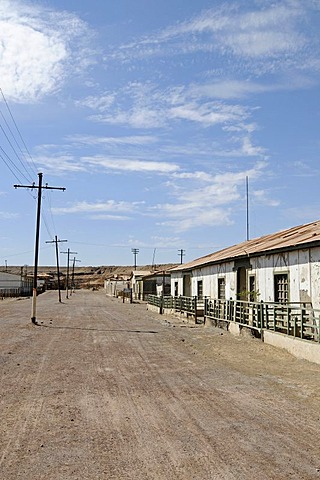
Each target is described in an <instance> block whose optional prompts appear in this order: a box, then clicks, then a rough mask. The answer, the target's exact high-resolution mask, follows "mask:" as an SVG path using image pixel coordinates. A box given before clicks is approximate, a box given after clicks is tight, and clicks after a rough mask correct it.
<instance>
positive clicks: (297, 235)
mask: <svg viewBox="0 0 320 480" xmlns="http://www.w3.org/2000/svg"><path fill="white" fill-rule="evenodd" d="M315 242H319V244H320V220H317V221H315V222H312V223H307V224H305V225H300V226H298V227H292V228H289V229H287V230H281V231H280V232H277V233H272V234H270V235H264V236H263V237H259V238H254V239H252V240H248V241H246V242H242V243H238V244H237V245H233V246H232V247H227V248H224V249H223V250H219V251H217V252H215V253H211V254H209V255H206V256H204V257H200V258H198V259H196V260H193V261H192V262H188V263H184V264H182V265H179V266H178V267H174V268H172V269H171V271H175V272H176V271H181V270H190V269H191V268H195V267H200V266H202V265H208V264H210V263H219V262H222V261H226V260H231V259H234V258H238V257H245V256H250V255H252V256H256V255H258V254H262V253H268V252H270V253H272V251H273V250H286V249H287V250H292V249H294V248H299V246H301V248H306V247H307V245H308V244H311V243H315Z"/></svg>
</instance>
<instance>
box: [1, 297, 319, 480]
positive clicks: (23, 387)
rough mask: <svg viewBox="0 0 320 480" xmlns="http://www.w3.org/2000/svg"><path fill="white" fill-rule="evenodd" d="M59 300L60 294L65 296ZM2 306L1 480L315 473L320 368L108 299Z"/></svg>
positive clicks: (202, 479)
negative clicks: (34, 318) (34, 309)
mask: <svg viewBox="0 0 320 480" xmlns="http://www.w3.org/2000/svg"><path fill="white" fill-rule="evenodd" d="M63 298H64V297H63ZM30 302H31V301H30V300H29V299H24V300H19V301H17V300H12V301H3V302H0V368H1V370H0V375H1V387H0V388H1V390H0V414H1V423H0V479H1V480H17V479H23V480H29V479H30V480H31V479H32V480H38V479H46V480H51V479H52V480H69V479H81V480H85V479H94V480H100V479H117V480H125V479H132V480H142V479H157V480H158V479H159V480H162V479H163V480H171V479H172V480H176V479H181V480H189V479H196V480H207V479H208V480H209V479H219V480H223V479H227V480H233V479H241V480H251V479H252V480H264V479H275V480H281V479H296V480H303V479H320V455H319V454H320V447H319V446H320V431H319V428H320V421H319V418H320V408H319V406H320V402H319V399H320V382H319V372H320V368H319V366H318V365H315V364H312V363H309V362H306V361H301V360H297V359H295V358H294V357H292V356H290V355H289V354H287V353H285V352H283V351H281V350H277V349H275V348H273V347H270V346H268V345H264V344H262V343H261V342H260V341H259V340H256V339H249V338H236V337H233V336H231V335H230V334H228V333H226V332H224V333H223V334H221V331H220V330H218V329H215V328H212V327H209V328H204V327H202V326H192V325H186V324H183V322H182V321H180V320H177V319H173V317H163V316H160V315H157V314H155V313H150V312H148V311H147V310H146V306H145V305H138V304H134V305H129V304H122V303H121V302H120V300H117V299H112V298H107V297H106V296H105V295H104V294H103V292H85V291H83V292H80V291H79V292H76V293H75V294H74V295H72V297H71V298H70V299H69V300H65V299H64V300H63V302H64V303H63V304H59V303H58V301H57V293H56V292H50V293H45V294H44V295H41V296H40V297H38V320H39V322H40V321H41V322H43V323H42V324H41V325H42V326H33V325H32V324H31V323H30V320H29V319H30V310H31V303H30Z"/></svg>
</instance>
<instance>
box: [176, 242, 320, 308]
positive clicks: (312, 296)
mask: <svg viewBox="0 0 320 480" xmlns="http://www.w3.org/2000/svg"><path fill="white" fill-rule="evenodd" d="M250 264H251V267H252V268H251V269H250V270H248V271H247V276H248V277H249V275H255V281H256V287H255V289H256V291H258V292H259V294H260V295H259V296H258V297H257V301H261V300H263V301H264V302H274V275H275V274H277V273H287V274H288V276H289V301H290V302H312V305H313V308H315V309H320V247H314V248H311V249H301V250H296V251H292V252H286V253H284V254H271V255H262V256H260V257H253V258H250ZM233 269H234V262H225V263H221V264H218V265H209V266H205V267H199V268H195V269H193V271H192V275H191V295H192V296H195V295H197V282H198V281H199V280H202V281H203V295H204V296H208V297H211V298H217V297H218V278H219V277H225V280H226V298H227V299H229V298H232V299H236V288H237V285H236V282H237V272H236V271H234V270H233ZM175 282H178V285H179V295H182V292H183V272H172V274H171V294H172V295H174V284H175ZM248 290H249V285H248Z"/></svg>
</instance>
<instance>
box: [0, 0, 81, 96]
mask: <svg viewBox="0 0 320 480" xmlns="http://www.w3.org/2000/svg"><path fill="white" fill-rule="evenodd" d="M85 34H86V26H85V24H84V23H83V22H82V21H81V20H80V19H79V18H78V17H76V16H75V15H72V14H69V13H66V12H55V11H53V10H49V9H46V8H42V7H41V6H28V4H26V3H23V2H20V1H18V0H2V1H1V5H0V78H1V88H2V90H3V92H4V94H5V95H6V96H8V97H9V98H11V99H12V100H15V101H18V102H25V103H29V102H34V101H37V100H39V99H41V98H42V97H43V96H44V95H47V94H49V93H52V92H54V91H56V90H57V89H58V88H59V87H60V86H61V84H62V82H63V81H64V79H65V77H66V75H68V73H69V69H70V68H71V66H72V67H73V68H74V69H77V68H81V66H82V67H83V66H84V64H85V63H87V62H88V60H87V59H86V58H88V56H85V55H83V48H84V44H83V43H82V42H83V38H84V36H85ZM74 41H77V47H78V48H77V50H75V51H74V53H71V52H72V48H71V46H72V45H73V43H74ZM86 53H88V52H86Z"/></svg>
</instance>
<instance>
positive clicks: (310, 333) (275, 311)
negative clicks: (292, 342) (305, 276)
mask: <svg viewBox="0 0 320 480" xmlns="http://www.w3.org/2000/svg"><path fill="white" fill-rule="evenodd" d="M147 301H148V303H149V304H151V305H154V306H156V307H158V308H159V309H160V312H161V313H162V312H163V309H171V310H174V311H175V312H179V313H185V314H186V315H190V316H193V317H194V319H195V322H196V323H197V319H198V317H199V316H203V317H204V319H205V320H206V319H207V318H209V319H211V320H213V321H214V322H215V323H216V324H219V322H234V323H237V324H238V325H240V326H243V327H249V328H251V329H254V330H257V331H259V332H260V333H261V332H262V331H263V330H271V331H274V332H278V333H282V334H285V335H290V336H293V337H297V338H301V339H304V340H311V341H315V342H318V343H320V310H315V309H313V308H312V305H311V304H310V303H291V304H287V305H282V304H279V303H270V302H246V301H243V300H220V299H212V298H210V297H204V298H203V299H198V298H197V297H184V296H180V297H172V296H170V295H168V296H164V297H161V296H160V297H159V296H157V295H149V296H148V300H147Z"/></svg>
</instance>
